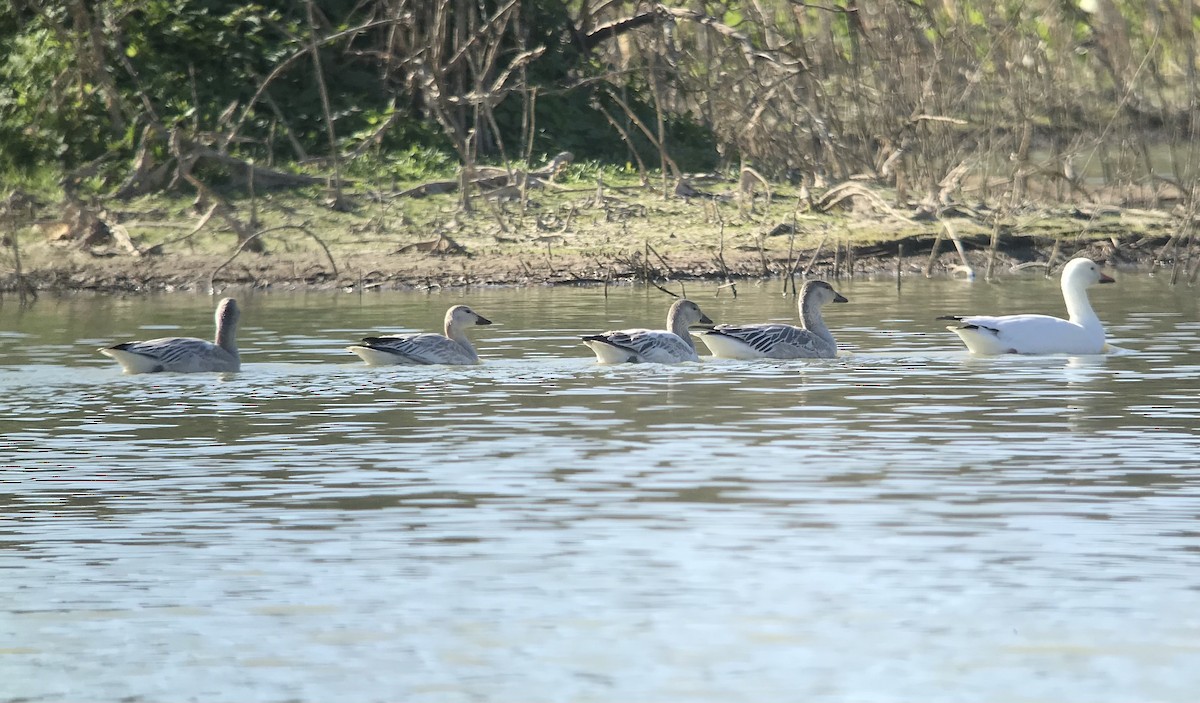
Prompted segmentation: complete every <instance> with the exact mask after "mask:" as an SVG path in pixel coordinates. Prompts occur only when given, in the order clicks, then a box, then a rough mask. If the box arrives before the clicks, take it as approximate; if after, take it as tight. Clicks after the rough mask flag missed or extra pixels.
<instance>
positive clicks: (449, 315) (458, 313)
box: [446, 305, 492, 329]
mask: <svg viewBox="0 0 1200 703" xmlns="http://www.w3.org/2000/svg"><path fill="white" fill-rule="evenodd" d="M490 324H492V321H491V320H489V319H487V318H486V317H484V316H483V315H480V314H479V313H477V312H475V311H474V310H472V309H471V308H469V307H467V306H466V305H455V306H454V307H452V308H450V309H449V310H447V311H446V327H447V328H450V327H453V328H455V329H462V328H464V327H469V326H471V325H490Z"/></svg>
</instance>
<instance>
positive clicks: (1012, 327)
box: [938, 258, 1113, 355]
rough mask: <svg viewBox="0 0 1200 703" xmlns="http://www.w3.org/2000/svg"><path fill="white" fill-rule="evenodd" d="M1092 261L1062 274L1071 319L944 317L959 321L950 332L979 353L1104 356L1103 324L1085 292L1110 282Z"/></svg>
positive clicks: (1073, 264)
mask: <svg viewBox="0 0 1200 703" xmlns="http://www.w3.org/2000/svg"><path fill="white" fill-rule="evenodd" d="M1112 282H1113V279H1112V278H1109V277H1108V276H1106V275H1105V274H1104V273H1103V272H1102V271H1101V270H1100V267H1099V266H1098V265H1097V264H1096V262H1094V261H1092V260H1091V259H1084V258H1078V259H1072V260H1071V261H1070V262H1069V263H1067V265H1066V266H1064V267H1063V270H1062V292H1063V298H1064V299H1065V300H1066V302H1067V314H1068V315H1069V316H1070V318H1069V319H1067V320H1063V319H1061V318H1058V317H1051V316H1050V315H1002V316H998V317H988V316H981V315H973V316H970V317H957V316H953V315H950V316H945V317H939V318H938V319H939V320H957V321H958V322H959V324H958V325H952V326H948V327H947V328H946V329H948V330H950V331H951V332H953V333H955V334H957V335H958V336H959V337H961V338H962V341H963V342H964V343H966V345H967V349H969V350H971V352H973V353H975V354H989V355H990V354H1100V353H1103V351H1104V325H1103V324H1102V323H1101V322H1100V318H1098V317H1096V313H1095V312H1094V311H1093V310H1092V305H1091V303H1090V302H1088V297H1087V289H1088V288H1089V287H1090V286H1093V285H1095V284H1097V283H1112Z"/></svg>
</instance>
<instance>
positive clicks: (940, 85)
mask: <svg viewBox="0 0 1200 703" xmlns="http://www.w3.org/2000/svg"><path fill="white" fill-rule="evenodd" d="M1198 28H1200V6H1198V4H1197V2H1196V0H1163V1H1162V2H1150V3H1147V2H1141V0H1079V1H1075V0H1011V1H1006V0H964V1H962V2H952V1H950V0H810V1H803V2H802V1H801V0H726V1H724V2H718V1H715V0H690V1H679V2H665V3H656V2H644V1H626V0H574V1H572V2H566V1H565V0H319V1H316V0H309V1H307V2H305V1H300V0H296V1H292V0H279V1H276V2H260V3H246V2H241V1H238V0H15V2H10V3H5V4H3V5H2V6H0V47H2V52H0V167H2V168H4V169H6V170H9V171H12V170H14V169H24V168H29V167H31V166H36V165H41V164H45V163H47V162H50V163H58V164H61V166H62V167H63V168H64V169H66V170H70V169H79V168H81V167H85V166H86V167H87V168H88V169H90V171H91V172H98V173H101V174H108V176H109V179H110V181H111V182H112V183H113V185H114V187H115V186H116V185H117V184H119V183H121V182H122V181H123V182H124V185H125V187H126V190H127V192H131V191H130V190H129V187H130V179H131V178H132V179H133V180H134V181H137V182H136V183H134V184H133V185H134V186H136V188H142V189H145V188H147V187H165V186H167V185H169V184H170V183H172V182H178V179H171V178H170V177H169V175H170V174H169V168H167V170H166V171H164V170H163V168H166V167H170V166H171V164H173V163H176V162H178V161H180V160H186V159H187V158H188V155H192V156H194V155H195V154H197V153H207V154H210V155H211V154H217V155H221V156H227V157H231V158H233V159H239V160H241V159H244V160H249V159H253V160H255V162H256V163H270V162H272V161H280V160H283V161H289V162H314V161H316V162H319V166H320V167H322V168H330V167H334V168H337V167H339V165H343V166H344V164H346V163H347V162H353V159H352V158H351V157H358V156H363V155H367V154H374V155H376V156H377V157H378V158H377V159H375V161H374V163H376V164H382V165H383V166H384V167H385V168H386V167H387V164H388V163H390V162H392V161H393V160H394V157H395V156H396V155H397V154H410V155H411V154H413V153H431V152H425V151H422V150H427V149H433V150H435V152H436V151H440V152H442V153H444V154H446V155H449V156H450V157H451V158H452V159H454V160H457V161H459V162H462V163H468V164H471V163H474V162H475V161H476V160H477V159H486V160H492V161H497V162H498V161H502V160H523V159H530V158H537V157H539V156H541V155H543V154H549V153H554V152H557V151H560V150H570V151H572V152H574V153H575V155H576V158H591V159H598V160H606V161H616V162H621V163H624V162H626V161H629V162H631V163H639V164H642V165H643V168H646V169H655V168H662V169H663V171H664V172H668V173H670V172H673V171H675V170H677V169H680V168H682V169H688V168H696V167H711V166H714V165H738V164H748V165H753V166H755V167H756V168H757V169H758V170H759V171H763V172H767V173H770V174H773V175H776V176H780V175H792V176H793V177H803V178H806V179H813V178H821V177H827V178H839V179H840V178H845V177H848V176H850V175H851V174H859V173H864V174H868V175H869V176H873V177H876V178H879V179H881V180H886V181H889V182H894V183H895V184H896V185H897V186H899V187H900V188H901V189H911V190H914V191H916V192H919V193H924V192H936V191H938V190H939V189H944V188H945V186H946V179H951V180H953V179H956V178H957V179H961V178H963V177H964V174H966V173H968V172H970V171H972V170H976V171H978V170H981V169H982V170H986V171H987V172H988V173H995V172H996V171H997V170H999V171H1001V172H1003V173H1005V174H1006V175H1007V178H1006V180H1005V182H1006V184H1007V186H1008V187H1010V189H1011V190H1015V191H1018V192H1019V191H1020V190H1021V189H1022V188H1023V183H1024V180H1025V179H1026V178H1027V177H1028V176H1029V175H1032V174H1036V173H1038V172H1043V171H1047V170H1049V171H1051V172H1054V173H1061V174H1063V180H1064V182H1065V185H1064V188H1068V189H1069V188H1070V187H1071V185H1072V184H1073V173H1072V169H1073V168H1078V167H1079V165H1080V164H1081V163H1082V164H1086V166H1087V168H1089V169H1090V170H1093V171H1102V173H1103V176H1104V177H1105V178H1106V179H1107V180H1108V182H1110V183H1142V184H1152V182H1154V181H1156V180H1162V179H1166V180H1168V181H1174V183H1175V184H1176V185H1178V186H1179V187H1180V190H1181V191H1185V192H1190V190H1191V188H1192V186H1191V185H1190V183H1191V181H1192V180H1193V179H1194V177H1195V173H1196V165H1195V163H1194V162H1195V161H1196V159H1197V151H1196V149H1197V147H1196V146H1195V144H1196V142H1197V140H1196V137H1197V136H1198V132H1200V129H1198V124H1197V121H1198V120H1200V110H1198V108H1200V82H1198V79H1197V57H1196V45H1197V30H1198ZM1156 149H1158V150H1161V151H1162V153H1156V152H1155V150H1156ZM410 161H411V159H410ZM214 163H217V164H220V163H221V162H220V161H219V160H218V161H216V162H214ZM153 167H158V170H157V171H156V170H155V168H153ZM155 173H157V175H158V178H151V175H152V174H155ZM401 175H402V174H401ZM985 187H986V186H985ZM136 188H134V190H136ZM1068 192H1069V190H1068Z"/></svg>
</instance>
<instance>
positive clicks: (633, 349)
mask: <svg viewBox="0 0 1200 703" xmlns="http://www.w3.org/2000/svg"><path fill="white" fill-rule="evenodd" d="M583 340H584V341H585V342H596V343H600V344H605V345H608V346H610V347H615V348H617V349H619V350H622V351H625V352H628V353H629V357H630V358H628V359H627V361H641V362H649V363H656V364H677V363H679V362H681V361H699V360H700V357H699V356H697V355H696V350H695V349H694V348H693V347H692V346H691V345H690V344H688V343H687V342H685V341H683V340H682V339H680V337H679V335H677V334H675V333H673V332H667V331H665V330H641V329H638V330H613V331H611V332H603V333H601V334H594V335H590V336H587V337H584V338H583Z"/></svg>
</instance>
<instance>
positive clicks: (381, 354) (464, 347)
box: [346, 305, 492, 366]
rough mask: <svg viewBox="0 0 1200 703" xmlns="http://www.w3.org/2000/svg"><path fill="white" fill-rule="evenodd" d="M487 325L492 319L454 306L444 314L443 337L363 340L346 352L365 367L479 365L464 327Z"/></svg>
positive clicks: (425, 334) (395, 336) (400, 336)
mask: <svg viewBox="0 0 1200 703" xmlns="http://www.w3.org/2000/svg"><path fill="white" fill-rule="evenodd" d="M490 324H492V321H491V320H489V319H487V318H486V317H484V316H483V315H480V314H479V313H477V312H475V311H474V310H472V309H471V308H469V307H467V306H466V305H455V306H454V307H452V308H450V309H449V310H447V311H446V321H445V326H444V329H445V332H446V333H445V334H444V335H441V334H434V333H433V332H418V333H416V334H389V335H385V336H381V337H364V338H363V340H362V344H355V345H353V346H349V347H346V350H347V351H350V352H354V353H355V354H357V355H358V356H360V357H361V358H362V360H363V361H365V362H366V363H367V365H368V366H394V365H397V364H406V365H421V364H455V365H461V364H478V363H479V355H478V354H476V353H475V347H473V346H471V340H469V339H467V328H468V327H473V326H474V325H490Z"/></svg>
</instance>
